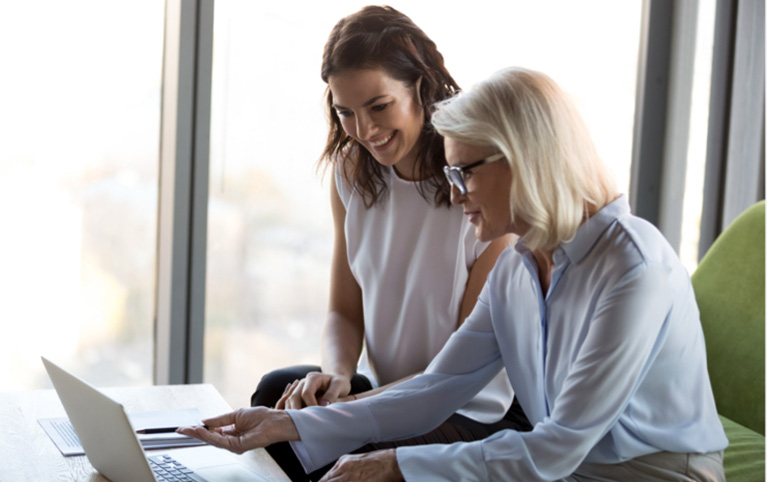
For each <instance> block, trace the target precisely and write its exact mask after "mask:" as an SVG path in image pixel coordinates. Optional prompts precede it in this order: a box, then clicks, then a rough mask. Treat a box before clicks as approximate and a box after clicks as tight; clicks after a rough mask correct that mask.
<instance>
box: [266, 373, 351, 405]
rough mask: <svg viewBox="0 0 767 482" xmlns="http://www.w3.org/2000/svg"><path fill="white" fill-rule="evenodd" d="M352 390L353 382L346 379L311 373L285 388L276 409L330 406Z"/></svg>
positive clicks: (338, 376)
mask: <svg viewBox="0 0 767 482" xmlns="http://www.w3.org/2000/svg"><path fill="white" fill-rule="evenodd" d="M351 388H352V385H351V382H350V381H349V379H348V378H346V377H342V376H340V375H331V374H326V373H320V372H310V373H309V374H307V375H306V378H304V379H303V380H296V381H294V382H293V383H291V384H290V385H288V386H287V387H285V392H284V393H283V394H282V397H280V399H279V400H278V401H277V404H276V405H275V406H274V408H276V409H280V410H282V409H286V408H290V409H294V410H298V409H301V408H304V407H311V406H314V405H322V406H325V405H330V404H331V403H335V402H337V401H339V400H340V399H341V398H342V397H346V396H347V395H349V392H350V391H351Z"/></svg>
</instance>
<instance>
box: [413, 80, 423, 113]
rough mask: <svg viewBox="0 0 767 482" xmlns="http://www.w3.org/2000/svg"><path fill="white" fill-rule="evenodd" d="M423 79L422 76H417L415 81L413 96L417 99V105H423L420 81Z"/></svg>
mask: <svg viewBox="0 0 767 482" xmlns="http://www.w3.org/2000/svg"><path fill="white" fill-rule="evenodd" d="M422 80H423V76H420V77H418V80H416V81H415V98H416V99H418V105H420V106H421V107H423V101H422V100H421V81H422Z"/></svg>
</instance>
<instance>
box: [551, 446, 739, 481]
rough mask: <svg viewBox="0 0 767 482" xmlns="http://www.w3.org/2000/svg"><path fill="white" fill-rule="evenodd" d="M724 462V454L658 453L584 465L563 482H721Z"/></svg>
mask: <svg viewBox="0 0 767 482" xmlns="http://www.w3.org/2000/svg"><path fill="white" fill-rule="evenodd" d="M723 460H724V452H721V451H720V452H711V453H708V454H680V453H674V452H658V453H654V454H649V455H644V456H642V457H637V458H635V459H631V460H627V461H626V462H622V463H620V464H614V465H604V464H589V463H584V464H582V465H581V466H580V467H578V470H576V471H575V473H574V474H573V475H571V476H570V477H568V478H567V479H565V480H567V481H570V482H608V481H635V480H636V481H640V480H641V481H645V480H646V481H661V480H662V481H674V482H691V481H694V482H724V480H725V478H724V466H723V464H722V462H723Z"/></svg>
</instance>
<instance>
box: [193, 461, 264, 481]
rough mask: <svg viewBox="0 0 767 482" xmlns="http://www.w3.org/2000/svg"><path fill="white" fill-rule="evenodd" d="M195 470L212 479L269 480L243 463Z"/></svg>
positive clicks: (198, 473) (196, 472)
mask: <svg viewBox="0 0 767 482" xmlns="http://www.w3.org/2000/svg"><path fill="white" fill-rule="evenodd" d="M194 472H195V474H197V475H199V476H200V477H202V478H203V479H205V480H210V481H219V480H221V481H227V482H240V481H242V482H245V481H248V482H252V481H254V480H255V481H261V480H268V479H265V478H263V477H261V476H260V475H258V474H257V473H255V472H253V471H252V470H249V469H248V468H246V467H245V466H244V465H241V464H226V465H216V466H214V467H205V468H200V469H195V471H194Z"/></svg>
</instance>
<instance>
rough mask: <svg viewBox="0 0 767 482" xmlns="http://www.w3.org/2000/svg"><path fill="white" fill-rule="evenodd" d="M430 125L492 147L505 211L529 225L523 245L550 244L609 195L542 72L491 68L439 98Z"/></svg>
mask: <svg viewBox="0 0 767 482" xmlns="http://www.w3.org/2000/svg"><path fill="white" fill-rule="evenodd" d="M432 124H433V125H434V127H435V128H436V129H437V131H438V132H439V133H440V134H442V135H443V136H445V137H451V138H453V139H455V140H457V141H459V142H463V143H465V144H471V145H476V146H481V147H495V148H496V149H498V150H499V151H501V152H502V153H503V154H504V156H505V157H506V159H507V161H508V163H509V167H510V168H511V173H512V175H511V178H512V181H511V217H512V221H514V219H515V217H516V216H519V217H520V218H521V219H522V220H523V221H524V222H525V223H526V224H527V225H529V226H530V229H529V230H528V232H527V233H526V234H525V235H524V237H523V239H524V241H525V243H526V244H527V246H528V247H529V248H530V249H533V250H536V249H554V248H556V247H557V246H558V245H559V244H561V243H562V242H564V241H568V240H570V239H572V238H573V236H575V232H576V230H577V229H578V227H579V226H580V225H581V224H582V223H583V221H584V219H585V218H586V217H588V215H589V210H593V211H594V212H596V211H597V210H599V209H601V208H602V207H604V206H605V205H607V204H608V203H610V202H611V201H612V200H613V199H614V198H615V196H616V195H617V188H616V186H615V181H614V179H613V177H612V174H611V173H610V172H609V170H608V169H607V168H606V166H605V165H604V164H603V163H602V161H601V159H600V158H599V156H598V155H597V152H596V148H595V147H594V143H593V141H592V140H591V136H590V135H589V132H588V129H587V128H586V126H585V124H584V122H583V119H582V118H581V116H580V114H579V113H578V111H577V109H576V108H575V106H574V105H573V104H572V102H571V101H570V99H569V98H568V96H567V95H566V94H565V93H564V92H563V91H562V90H561V89H560V88H559V86H558V85H557V84H556V83H555V82H554V81H553V80H551V78H549V77H548V76H546V75H545V74H542V73H540V72H534V71H531V70H526V69H522V68H507V69H504V70H501V71H499V72H496V73H495V74H493V75H492V76H491V77H490V78H488V79H487V80H485V81H483V82H481V83H479V84H478V85H476V86H475V87H474V88H473V89H472V90H471V91H468V92H464V93H461V94H460V95H458V96H457V97H454V98H452V99H449V100H446V101H444V102H441V103H439V104H438V105H437V110H436V111H435V112H434V114H433V116H432Z"/></svg>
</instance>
